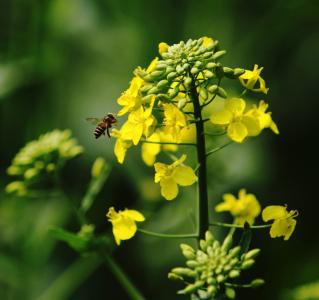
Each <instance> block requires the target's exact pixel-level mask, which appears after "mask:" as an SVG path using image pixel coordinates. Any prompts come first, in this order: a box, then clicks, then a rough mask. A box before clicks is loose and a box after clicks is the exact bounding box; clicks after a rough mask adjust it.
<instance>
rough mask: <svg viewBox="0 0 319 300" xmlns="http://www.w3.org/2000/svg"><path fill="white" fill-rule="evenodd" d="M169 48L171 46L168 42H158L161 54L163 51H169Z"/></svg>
mask: <svg viewBox="0 0 319 300" xmlns="http://www.w3.org/2000/svg"><path fill="white" fill-rule="evenodd" d="M168 48H169V45H168V44H166V43H164V42H162V43H159V44H158V52H159V54H161V55H162V54H163V53H165V52H167V50H168Z"/></svg>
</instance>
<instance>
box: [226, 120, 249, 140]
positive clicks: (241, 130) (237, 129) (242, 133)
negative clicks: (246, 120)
mask: <svg viewBox="0 0 319 300" xmlns="http://www.w3.org/2000/svg"><path fill="white" fill-rule="evenodd" d="M227 135H228V136H229V138H230V139H231V140H233V141H235V142H237V143H241V142H242V141H243V140H244V139H245V138H246V137H247V135H248V130H247V128H246V126H245V125H244V124H243V123H241V122H234V123H231V124H230V125H229V126H228V128H227Z"/></svg>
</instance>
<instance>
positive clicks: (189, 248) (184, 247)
mask: <svg viewBox="0 0 319 300" xmlns="http://www.w3.org/2000/svg"><path fill="white" fill-rule="evenodd" d="M179 246H180V248H181V250H182V251H185V250H187V251H193V252H195V250H194V249H193V248H192V247H191V246H190V245H187V244H180V245H179Z"/></svg>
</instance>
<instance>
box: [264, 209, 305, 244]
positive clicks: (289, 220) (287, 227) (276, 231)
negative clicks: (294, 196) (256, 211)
mask: <svg viewBox="0 0 319 300" xmlns="http://www.w3.org/2000/svg"><path fill="white" fill-rule="evenodd" d="M298 214H299V213H298V211H297V210H291V211H290V212H288V211H287V207H286V206H281V205H271V206H267V207H266V208H265V209H264V210H263V212H262V218H263V220H264V222H268V221H270V220H274V222H273V224H272V226H271V228H270V236H271V237H272V238H276V237H281V236H283V237H284V240H285V241H287V240H288V239H289V238H290V236H291V235H292V233H293V232H294V230H295V227H296V224H297V221H296V220H295V219H294V218H295V217H297V216H298Z"/></svg>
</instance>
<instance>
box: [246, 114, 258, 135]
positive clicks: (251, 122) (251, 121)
mask: <svg viewBox="0 0 319 300" xmlns="http://www.w3.org/2000/svg"><path fill="white" fill-rule="evenodd" d="M241 121H242V123H243V124H244V125H245V126H246V128H247V131H248V135H249V136H257V135H258V134H260V132H261V130H262V129H263V127H262V126H261V124H260V122H259V119H257V118H255V117H253V116H251V115H245V116H243V117H242V118H241Z"/></svg>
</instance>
